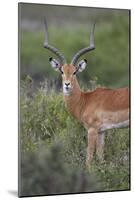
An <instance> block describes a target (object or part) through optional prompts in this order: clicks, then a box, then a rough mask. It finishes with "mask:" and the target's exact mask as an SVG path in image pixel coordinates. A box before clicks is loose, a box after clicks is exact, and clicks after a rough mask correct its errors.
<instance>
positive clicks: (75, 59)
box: [71, 23, 95, 65]
mask: <svg viewBox="0 0 134 200" xmlns="http://www.w3.org/2000/svg"><path fill="white" fill-rule="evenodd" d="M94 29H95V23H94V24H93V27H92V29H91V32H90V44H89V46H88V47H86V48H83V49H80V50H79V51H78V52H77V53H76V54H75V55H74V57H73V59H72V61H71V64H72V65H75V64H76V63H77V61H78V59H79V57H80V56H82V55H83V54H85V53H87V52H89V51H92V50H94V49H95V45H94Z"/></svg>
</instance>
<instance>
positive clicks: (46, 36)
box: [44, 19, 66, 64]
mask: <svg viewBox="0 0 134 200" xmlns="http://www.w3.org/2000/svg"><path fill="white" fill-rule="evenodd" d="M44 25H45V42H44V48H46V49H48V50H50V51H51V52H53V53H54V54H56V56H58V58H59V60H60V62H61V63H62V64H65V63H66V59H65V57H64V55H63V54H62V53H60V51H59V50H58V49H56V48H55V47H53V46H51V45H49V44H48V27H47V22H46V19H44Z"/></svg>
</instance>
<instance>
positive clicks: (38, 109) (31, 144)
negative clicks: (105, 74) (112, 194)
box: [20, 77, 130, 196]
mask: <svg viewBox="0 0 134 200" xmlns="http://www.w3.org/2000/svg"><path fill="white" fill-rule="evenodd" d="M32 88H33V80H32V79H31V78H30V77H27V78H26V80H25V81H22V82H21V93H20V111H21V112H20V125H21V126H20V149H21V164H20V166H21V168H22V170H21V177H22V179H21V195H22V196H23V195H24V196H26V195H37V194H54V193H70V192H72V193H74V192H85V191H86V192H87V191H88V192H91V191H113V190H128V189H129V181H130V177H129V176H130V175H129V172H130V170H129V129H124V130H122V129H120V130H109V131H107V132H106V133H105V143H106V145H105V154H104V156H105V160H104V162H102V163H100V162H99V161H98V160H97V159H96V158H94V160H93V165H92V168H91V171H90V172H88V170H87V169H86V168H85V160H86V146H87V140H86V137H87V134H86V131H85V129H84V128H83V127H82V126H81V125H80V124H79V123H78V122H77V121H76V120H75V119H74V118H73V117H72V116H70V114H69V113H68V112H67V111H66V108H65V106H64V102H63V97H62V94H61V93H59V94H56V93H55V92H54V91H50V92H48V91H46V90H45V88H43V87H40V88H39V89H38V90H35V91H34V92H33V91H32Z"/></svg>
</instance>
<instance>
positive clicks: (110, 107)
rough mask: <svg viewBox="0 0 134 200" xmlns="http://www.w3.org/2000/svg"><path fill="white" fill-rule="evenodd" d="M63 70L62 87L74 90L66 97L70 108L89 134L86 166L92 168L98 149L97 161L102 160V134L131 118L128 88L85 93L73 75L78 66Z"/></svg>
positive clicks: (101, 89) (103, 89) (67, 66)
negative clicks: (69, 85) (68, 83)
mask: <svg viewBox="0 0 134 200" xmlns="http://www.w3.org/2000/svg"><path fill="white" fill-rule="evenodd" d="M62 70H63V72H64V73H63V76H62V78H63V84H64V83H65V82H66V81H67V82H70V84H71V85H72V88H73V89H72V92H71V94H70V95H64V100H65V104H66V106H67V109H68V110H69V112H71V114H72V115H73V116H74V117H75V118H77V120H78V121H79V122H81V123H82V124H83V126H84V127H85V128H86V129H87V131H88V148H87V161H86V163H87V164H88V166H90V164H91V161H92V158H93V153H94V151H95V148H96V153H97V155H98V158H100V159H102V157H103V151H104V135H103V133H99V132H101V131H102V130H107V129H111V128H113V127H116V126H117V125H118V124H122V123H123V122H125V121H127V120H128V119H129V89H128V88H120V89H107V88H97V89H96V90H94V91H87V92H83V91H81V89H80V87H79V84H78V82H77V79H76V76H73V72H74V71H75V67H74V66H72V65H67V64H66V65H64V66H63V67H62ZM119 127H120V126H119Z"/></svg>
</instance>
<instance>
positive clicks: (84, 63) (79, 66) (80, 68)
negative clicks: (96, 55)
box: [77, 59, 87, 72]
mask: <svg viewBox="0 0 134 200" xmlns="http://www.w3.org/2000/svg"><path fill="white" fill-rule="evenodd" d="M86 66H87V60H86V59H83V60H81V61H80V62H78V64H77V71H78V72H82V71H83V70H84V69H85V68H86Z"/></svg>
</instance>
